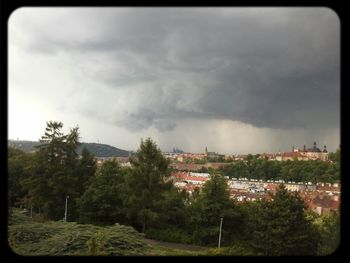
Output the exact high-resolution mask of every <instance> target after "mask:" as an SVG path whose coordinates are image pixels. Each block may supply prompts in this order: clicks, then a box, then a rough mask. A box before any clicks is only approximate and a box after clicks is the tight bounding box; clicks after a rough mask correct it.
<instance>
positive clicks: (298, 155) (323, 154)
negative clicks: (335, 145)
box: [275, 142, 329, 161]
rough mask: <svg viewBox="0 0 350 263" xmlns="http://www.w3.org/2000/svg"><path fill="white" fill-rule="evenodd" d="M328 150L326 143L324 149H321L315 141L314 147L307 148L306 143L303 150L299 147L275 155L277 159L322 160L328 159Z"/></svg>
mask: <svg viewBox="0 0 350 263" xmlns="http://www.w3.org/2000/svg"><path fill="white" fill-rule="evenodd" d="M328 159H329V158H328V151H327V148H326V145H324V149H323V151H321V150H320V149H319V148H318V147H317V145H316V142H314V146H313V147H312V148H308V149H306V146H305V145H304V148H303V150H300V149H298V148H294V146H293V150H292V151H291V152H284V153H281V152H278V154H277V155H276V157H275V160H277V161H288V160H290V161H294V160H299V161H308V160H321V161H328Z"/></svg>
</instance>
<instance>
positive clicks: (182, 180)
mask: <svg viewBox="0 0 350 263" xmlns="http://www.w3.org/2000/svg"><path fill="white" fill-rule="evenodd" d="M163 156H164V157H165V158H167V159H168V160H169V161H170V167H171V168H172V173H171V174H170V176H169V178H168V180H172V181H173V183H174V185H175V186H176V187H177V188H178V189H179V190H185V191H186V192H187V193H188V194H190V195H192V193H193V192H194V191H195V189H196V188H197V189H198V190H201V188H202V187H203V185H204V183H205V182H206V181H208V180H209V179H210V174H209V173H208V172H201V171H203V170H208V169H212V170H214V171H215V170H217V169H219V168H222V167H224V166H226V165H229V164H230V163H232V162H234V161H243V162H247V156H248V155H222V154H219V153H216V152H208V149H207V147H206V148H205V152H204V153H184V152H183V151H182V150H179V149H177V148H174V149H173V152H163ZM257 158H260V159H265V160H269V161H281V162H282V161H293V160H301V161H308V160H320V161H324V162H332V161H331V160H330V159H329V156H328V152H327V148H326V145H324V147H323V151H321V150H320V149H319V148H318V147H317V143H316V142H314V143H313V147H312V148H306V146H305V145H304V146H303V149H302V150H300V149H298V148H295V147H294V146H293V148H292V151H291V152H282V153H281V152H278V153H276V154H268V153H263V154H258V157H257ZM96 159H97V164H98V165H102V163H103V162H104V161H106V160H115V161H117V162H118V163H119V164H120V165H121V166H122V167H131V159H132V156H129V157H96ZM225 179H226V181H227V184H228V187H229V192H230V198H231V199H233V200H236V201H237V202H245V201H256V200H262V199H266V200H269V199H270V198H271V196H270V194H271V193H272V194H274V193H275V192H276V189H278V186H279V185H281V184H284V185H285V187H286V189H287V190H288V191H289V192H295V191H296V192H298V193H299V194H300V196H301V197H302V199H303V200H304V201H305V203H306V204H307V205H308V207H309V209H310V210H311V211H314V212H315V213H317V214H319V215H324V214H327V213H329V212H330V211H338V210H339V207H340V183H333V184H332V183H326V182H318V183H312V182H294V181H284V180H266V181H264V180H261V179H253V178H250V179H248V178H245V177H239V178H235V177H233V178H229V177H228V176H225Z"/></svg>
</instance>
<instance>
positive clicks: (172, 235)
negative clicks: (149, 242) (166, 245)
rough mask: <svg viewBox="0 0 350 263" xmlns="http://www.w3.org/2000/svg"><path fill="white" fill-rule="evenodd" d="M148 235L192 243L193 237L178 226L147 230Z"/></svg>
mask: <svg viewBox="0 0 350 263" xmlns="http://www.w3.org/2000/svg"><path fill="white" fill-rule="evenodd" d="M146 237H148V238H151V239H156V240H161V241H166V242H173V243H182V244H191V243H192V238H191V236H190V235H189V234H187V233H186V232H185V231H183V230H181V229H178V228H167V229H154V228H152V229H149V230H148V231H146Z"/></svg>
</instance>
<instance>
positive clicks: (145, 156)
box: [125, 138, 171, 233]
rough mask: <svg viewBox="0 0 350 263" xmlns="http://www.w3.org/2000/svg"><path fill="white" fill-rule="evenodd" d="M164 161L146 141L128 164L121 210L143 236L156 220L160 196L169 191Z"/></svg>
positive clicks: (166, 165) (158, 152) (167, 172)
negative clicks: (130, 166) (131, 167)
mask: <svg viewBox="0 0 350 263" xmlns="http://www.w3.org/2000/svg"><path fill="white" fill-rule="evenodd" d="M168 164H169V162H168V160H167V159H165V157H164V156H163V155H162V153H161V151H160V149H159V148H158V147H157V145H156V143H155V142H153V141H152V140H151V139H150V138H148V139H147V140H146V141H143V140H141V145H140V148H139V149H138V151H137V152H136V155H135V158H134V159H133V160H132V166H133V169H132V172H131V174H130V175H129V176H128V177H127V181H126V189H127V196H126V201H125V206H126V208H127V217H128V218H129V219H130V220H131V222H132V224H133V225H134V226H135V227H137V228H138V229H139V230H141V231H142V232H143V233H144V232H145V230H146V226H148V225H150V226H152V225H156V224H157V221H158V220H159V213H160V210H161V201H162V198H163V193H164V192H165V191H167V190H168V189H170V187H171V183H170V182H166V178H167V176H168V175H169V170H168Z"/></svg>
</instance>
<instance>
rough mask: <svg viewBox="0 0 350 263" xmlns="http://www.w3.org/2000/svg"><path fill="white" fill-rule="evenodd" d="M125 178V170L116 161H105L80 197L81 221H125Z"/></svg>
mask: <svg viewBox="0 0 350 263" xmlns="http://www.w3.org/2000/svg"><path fill="white" fill-rule="evenodd" d="M124 180H125V172H124V170H123V169H122V168H121V167H120V166H119V164H118V163H117V162H116V161H106V162H104V163H103V164H102V166H101V167H100V169H99V170H98V172H97V175H96V176H95V177H94V178H92V181H91V184H90V185H89V187H88V188H87V190H86V191H85V192H84V194H83V195H82V196H81V198H79V199H78V207H79V208H78V210H79V222H81V223H90V224H97V225H111V224H115V223H116V222H118V223H121V222H124V221H125V217H124V209H123V195H122V188H123V183H124Z"/></svg>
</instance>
